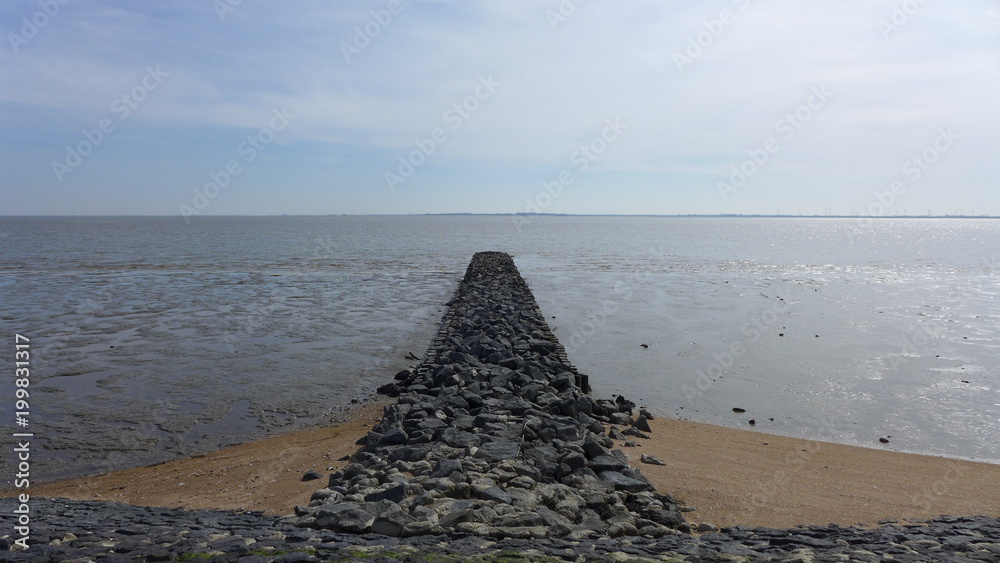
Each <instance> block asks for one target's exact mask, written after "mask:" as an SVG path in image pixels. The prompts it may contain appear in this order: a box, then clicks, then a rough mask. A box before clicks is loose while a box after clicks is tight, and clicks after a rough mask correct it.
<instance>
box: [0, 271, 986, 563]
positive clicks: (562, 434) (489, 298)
mask: <svg viewBox="0 0 1000 563" xmlns="http://www.w3.org/2000/svg"><path fill="white" fill-rule="evenodd" d="M449 305H450V309H449V311H448V312H447V314H446V315H445V318H444V321H443V323H442V326H441V329H440V331H439V333H438V336H437V338H436V339H435V341H434V343H433V344H432V346H431V347H430V349H429V350H428V353H427V354H426V356H425V359H424V360H423V361H422V362H421V363H420V365H419V366H417V367H416V368H414V369H412V370H405V371H403V372H400V373H399V374H397V376H396V378H395V379H396V382H395V383H392V384H389V385H387V386H386V387H385V388H384V389H382V391H383V392H385V393H388V394H391V395H394V396H396V398H397V399H396V402H395V403H394V404H391V405H389V406H387V407H386V408H385V411H384V416H383V418H382V420H381V421H380V422H379V423H378V424H377V425H376V426H375V427H374V428H373V429H372V431H371V432H369V433H368V435H367V436H365V437H364V438H363V439H362V441H361V442H360V445H362V446H363V448H362V450H361V451H360V452H358V454H356V456H355V457H354V458H353V460H352V461H353V463H352V464H351V465H349V466H348V467H346V468H345V469H343V470H340V471H337V472H336V473H333V474H332V475H330V480H329V483H328V485H327V486H326V487H324V488H322V489H320V490H318V491H316V493H314V494H313V496H312V499H311V500H310V502H309V503H308V505H307V506H297V507H295V514H294V515H291V516H287V517H284V518H280V519H278V520H277V521H275V518H274V517H273V516H268V515H265V514H262V513H256V512H254V513H243V512H235V511H203V510H202V511H194V510H182V509H169V508H147V507H138V506H132V505H124V504H117V503H108V502H97V501H71V500H66V499H42V498H34V497H33V498H32V499H31V501H30V534H29V537H28V539H27V540H26V543H27V545H28V546H29V547H28V549H27V550H24V549H23V548H22V546H19V545H17V543H16V542H15V540H17V539H18V537H19V536H17V535H15V534H14V533H12V532H11V531H10V529H5V530H0V549H2V551H0V562H2V561H39V562H41V561H68V560H78V561H108V562H114V561H178V560H182V561H191V560H212V561H241V562H254V561H284V562H294V561H358V560H365V561H395V560H408V561H517V560H541V561H607V560H616V561H645V560H669V561H844V560H849V561H882V560H885V559H887V558H891V559H895V560H905V561H939V560H950V561H997V560H1000V543H997V542H998V540H997V538H998V537H1000V520H998V519H997V518H989V517H968V518H963V517H941V518H939V519H936V520H933V521H928V522H922V523H904V524H900V523H886V524H885V525H883V526H881V527H878V528H859V527H855V528H852V527H842V526H835V525H831V526H809V527H799V528H792V529H786V530H777V529H770V528H745V527H731V528H724V529H722V530H720V531H716V530H713V529H710V528H709V529H706V533H703V534H701V535H692V534H691V533H688V532H690V531H691V530H690V527H689V525H688V524H687V523H686V522H684V520H683V518H682V516H681V507H680V506H679V505H678V503H677V501H676V500H675V499H673V498H672V497H670V496H668V495H663V494H660V493H657V492H656V491H655V489H654V488H653V486H652V485H651V484H650V483H649V481H648V480H647V479H646V478H645V477H644V476H643V475H642V474H641V473H639V472H637V471H635V470H633V469H631V468H630V467H629V465H628V463H627V459H626V458H625V456H624V455H623V454H622V452H621V451H620V450H615V449H614V441H613V440H612V437H614V438H615V439H618V440H627V439H629V436H625V435H623V433H622V430H621V429H625V431H626V432H627V433H628V434H629V435H632V436H635V437H639V436H642V434H643V432H642V430H641V429H642V428H643V427H644V422H645V418H646V415H647V414H648V413H643V412H641V411H640V412H639V413H636V412H635V408H634V407H635V405H633V404H632V403H631V402H629V401H627V400H624V399H623V398H620V397H619V398H618V399H617V400H615V401H610V400H600V399H594V398H593V397H591V396H590V395H589V393H588V392H587V391H588V381H587V377H586V376H584V375H582V374H580V373H578V371H577V370H576V369H575V368H574V367H573V366H572V364H570V363H569V361H568V359H567V358H566V354H565V351H564V350H563V348H562V346H561V345H560V344H559V342H558V340H557V339H556V338H555V337H554V336H553V335H552V333H551V331H549V329H548V326H547V324H546V323H545V320H544V317H543V316H542V314H541V311H540V310H539V308H538V306H537V304H536V303H535V300H534V297H533V296H532V295H531V291H530V289H529V288H528V287H527V285H526V284H525V282H524V280H523V279H522V278H521V276H520V274H519V273H518V272H517V269H516V267H515V266H514V263H513V260H512V259H511V258H510V257H509V256H508V255H506V254H502V253H479V254H476V255H475V256H474V257H473V259H472V261H471V263H470V265H469V268H468V270H467V272H466V275H465V278H464V279H463V281H462V283H461V284H460V285H459V288H458V290H457V291H456V293H455V296H454V298H453V299H452V301H451V302H450V303H449ZM606 425H607V426H606ZM291 502H294V499H290V503H291ZM18 507H19V505H18V504H17V502H16V500H15V499H0V513H2V514H4V515H5V517H4V519H5V521H10V519H9V518H8V516H9V515H15V514H17V513H15V510H16V509H18Z"/></svg>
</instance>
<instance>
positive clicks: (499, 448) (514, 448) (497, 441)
mask: <svg viewBox="0 0 1000 563" xmlns="http://www.w3.org/2000/svg"><path fill="white" fill-rule="evenodd" d="M518 450H519V446H518V443H517V442H515V441H513V440H506V439H502V438H494V439H493V440H491V441H489V442H485V443H483V444H482V445H480V446H479V450H477V451H476V455H475V456H474V457H476V458H479V459H484V460H486V461H488V462H490V463H496V462H498V461H502V460H505V459H514V456H516V455H517V453H518Z"/></svg>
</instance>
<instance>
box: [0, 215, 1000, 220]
mask: <svg viewBox="0 0 1000 563" xmlns="http://www.w3.org/2000/svg"><path fill="white" fill-rule="evenodd" d="M60 217H73V218H95V219H96V218H115V219H127V218H150V219H155V218H164V219H172V218H176V217H179V216H178V215H62V214H55V215H0V219H31V218H46V219H55V218H60ZM263 217H656V218H666V219H670V218H674V219H676V218H704V219H865V220H867V219H871V220H882V219H1000V215H777V214H753V213H723V214H705V213H677V214H666V215H659V214H648V213H647V214H622V213H339V214H337V213H327V214H316V215H293V214H278V215H236V214H234V215H200V216H199V217H198V218H199V219H217V218H263Z"/></svg>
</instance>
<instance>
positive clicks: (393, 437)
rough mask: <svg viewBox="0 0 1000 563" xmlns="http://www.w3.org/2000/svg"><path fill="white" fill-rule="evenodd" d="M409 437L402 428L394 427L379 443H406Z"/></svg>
mask: <svg viewBox="0 0 1000 563" xmlns="http://www.w3.org/2000/svg"><path fill="white" fill-rule="evenodd" d="M408 439H409V436H407V435H406V432H403V429H402V428H392V429H390V430H389V431H388V432H386V433H385V434H383V435H382V437H381V438H380V439H379V441H378V443H379V445H380V446H389V445H400V444H406V441H407V440H408Z"/></svg>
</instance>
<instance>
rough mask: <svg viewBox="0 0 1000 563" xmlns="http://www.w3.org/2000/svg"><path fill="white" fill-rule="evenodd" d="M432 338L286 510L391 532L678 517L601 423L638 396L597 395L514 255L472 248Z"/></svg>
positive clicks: (640, 522)
mask: <svg viewBox="0 0 1000 563" xmlns="http://www.w3.org/2000/svg"><path fill="white" fill-rule="evenodd" d="M449 305H450V309H449V310H448V312H447V313H446V315H445V317H444V320H443V323H442V326H441V329H440V331H439V332H438V335H437V338H436V339H435V341H434V343H433V344H432V346H431V348H430V349H429V351H428V353H427V355H426V357H425V360H424V361H423V362H422V363H421V364H420V365H419V366H418V367H417V368H415V369H413V370H406V371H403V372H401V373H400V374H397V376H396V380H397V381H398V383H396V384H393V385H391V386H390V387H389V388H388V389H384V390H383V391H388V392H390V393H391V394H396V395H398V397H397V400H396V402H395V403H394V404H392V405H389V406H387V407H386V408H385V413H384V416H383V418H382V420H381V422H380V423H379V424H378V425H376V426H375V428H374V429H373V430H372V431H371V432H370V433H369V434H368V435H367V436H366V437H365V438H364V439H363V445H364V447H363V449H362V451H361V452H360V453H358V454H357V455H356V457H355V461H354V463H353V464H351V465H350V466H348V467H347V468H345V469H343V470H340V471H337V472H336V473H334V474H332V475H331V476H330V481H329V486H328V487H326V488H324V489H320V490H318V491H316V492H315V493H314V494H313V496H312V499H311V501H310V503H309V505H308V506H305V507H302V506H299V507H296V515H295V516H294V517H291V518H289V519H287V521H288V522H290V523H293V524H294V525H296V526H300V527H313V528H322V529H328V530H332V531H343V532H353V533H365V532H373V533H377V534H384V535H388V536H415V535H423V534H443V533H467V534H475V535H482V536H495V537H515V538H517V537H520V538H528V537H531V538H546V537H565V538H569V539H583V538H595V537H607V536H610V537H617V536H637V535H641V536H652V537H660V536H664V535H668V534H675V533H677V531H676V528H677V527H678V526H680V525H681V524H682V523H683V519H682V517H681V515H680V512H679V511H678V506H677V502H676V501H675V500H674V499H673V498H671V497H669V496H665V495H662V494H659V493H657V492H656V491H655V490H654V488H653V486H652V485H651V484H650V482H649V481H648V480H647V479H646V478H645V477H644V476H643V475H642V474H640V473H639V472H637V471H635V470H633V469H631V468H630V467H629V464H628V460H627V458H626V457H625V455H624V453H623V452H621V451H620V450H613V449H612V447H613V446H614V443H613V442H612V440H611V438H609V437H608V435H607V434H606V433H605V430H606V428H605V426H604V425H605V424H607V423H615V424H625V425H631V424H633V423H634V422H638V423H639V424H640V425H641V421H638V420H635V421H634V420H633V413H632V409H633V406H634V405H633V404H631V403H630V402H628V401H624V400H619V401H617V402H613V401H608V400H595V399H594V398H593V397H591V396H590V395H589V393H588V392H587V391H589V385H588V380H587V377H586V376H584V375H581V374H580V373H578V372H577V370H576V369H575V368H574V367H573V366H572V365H571V364H570V363H569V361H568V359H567V358H566V353H565V350H564V349H563V347H562V346H561V345H560V344H559V342H558V340H557V339H556V338H555V336H554V335H553V334H552V332H551V331H550V330H549V327H548V325H547V324H546V322H545V319H544V317H543V316H542V313H541V311H540V310H539V308H538V305H537V303H536V302H535V299H534V297H533V296H532V294H531V291H530V289H529V288H528V286H527V284H526V283H525V281H524V280H523V279H522V278H521V275H520V274H519V273H518V271H517V268H516V266H515V265H514V261H513V260H512V259H511V257H510V256H509V255H507V254H504V253H499V252H481V253H477V254H476V255H475V256H473V258H472V261H471V262H470V264H469V267H468V270H467V271H466V274H465V278H464V279H463V280H462V282H461V284H460V285H459V287H458V290H457V291H456V293H455V296H454V298H453V299H452V300H451V301H450V302H449Z"/></svg>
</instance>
